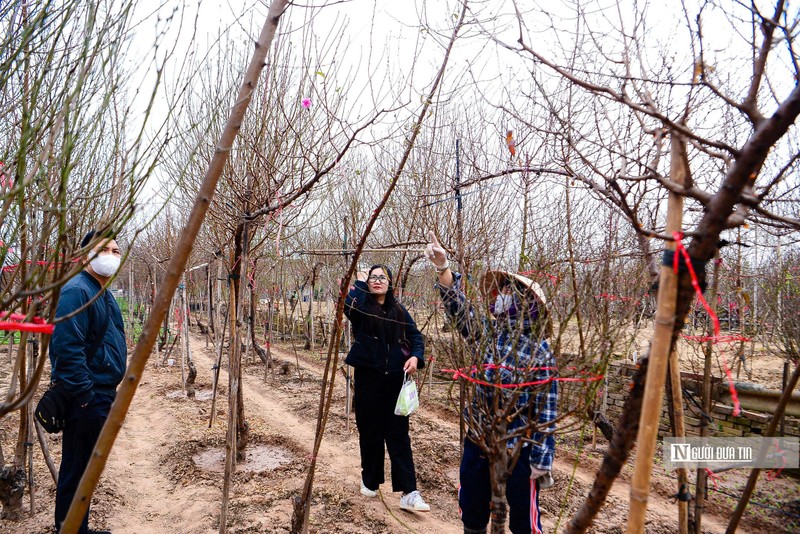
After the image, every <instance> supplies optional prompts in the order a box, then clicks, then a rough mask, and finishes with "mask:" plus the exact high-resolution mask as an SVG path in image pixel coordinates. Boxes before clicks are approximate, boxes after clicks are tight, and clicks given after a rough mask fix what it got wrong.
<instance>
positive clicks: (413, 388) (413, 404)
mask: <svg viewBox="0 0 800 534" xmlns="http://www.w3.org/2000/svg"><path fill="white" fill-rule="evenodd" d="M417 408H419V397H418V396H417V383H416V382H414V380H413V379H412V378H411V377H410V376H408V374H404V375H403V387H401V388H400V395H398V396H397V404H395V405H394V414H395V415H411V414H412V413H414V411H415V410H416V409H417Z"/></svg>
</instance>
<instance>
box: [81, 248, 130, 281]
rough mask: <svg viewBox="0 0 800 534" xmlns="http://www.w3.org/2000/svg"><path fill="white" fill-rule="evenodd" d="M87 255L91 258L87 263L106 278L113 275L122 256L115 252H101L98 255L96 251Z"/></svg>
mask: <svg viewBox="0 0 800 534" xmlns="http://www.w3.org/2000/svg"><path fill="white" fill-rule="evenodd" d="M89 257H90V258H91V260H90V261H89V265H91V266H92V270H93V271H94V272H96V273H97V274H99V275H100V276H105V277H106V278H108V277H111V276H114V274H115V273H116V272H117V269H119V264H120V263H121V262H122V258H120V257H119V256H117V255H116V254H101V255H99V256H98V255H97V253H96V252H91V253H90V254H89Z"/></svg>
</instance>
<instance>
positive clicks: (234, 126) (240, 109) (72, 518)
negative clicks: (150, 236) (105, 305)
mask: <svg viewBox="0 0 800 534" xmlns="http://www.w3.org/2000/svg"><path fill="white" fill-rule="evenodd" d="M287 4H288V0H273V1H272V3H271V4H270V6H269V12H268V14H267V19H266V21H265V22H264V26H263V28H262V29H261V34H260V35H259V38H258V42H257V43H256V46H255V51H254V52H253V57H252V59H251V60H250V64H249V66H248V67H247V72H246V74H245V77H244V82H243V83H242V86H241V87H240V89H239V94H238V96H237V98H236V103H235V104H234V106H233V109H232V110H231V114H230V117H229V118H228V121H227V122H226V123H225V128H224V129H223V131H222V135H221V136H220V140H219V142H218V143H217V146H216V150H215V151H214V156H213V157H212V158H211V162H210V163H209V167H208V170H207V171H206V174H205V176H204V178H203V182H202V184H201V186H200V189H199V191H198V194H197V197H196V198H195V201H194V205H193V207H192V211H191V213H190V214H189V219H188V221H187V222H186V226H185V227H184V229H183V232H182V234H181V236H180V239H178V246H177V247H176V249H175V251H174V253H173V255H172V257H171V258H170V261H169V264H168V266H167V273H166V276H165V277H164V281H163V283H162V284H161V291H160V292H159V294H158V297H157V298H156V301H155V303H154V305H153V310H152V312H151V315H150V317H148V319H147V322H146V323H145V325H144V328H143V329H142V335H141V337H140V338H139V342H138V343H137V344H136V348H135V349H134V351H133V355H132V356H131V361H130V365H129V367H128V371H127V373H126V375H125V379H124V380H123V382H122V385H121V387H120V389H119V392H118V393H117V399H116V401H115V402H114V404H113V405H112V406H111V412H110V413H109V415H108V419H107V420H106V423H105V425H104V426H103V430H102V432H101V433H100V437H99V439H98V440H97V445H96V446H95V449H94V451H93V452H92V459H91V460H90V461H89V465H88V466H87V467H86V471H85V472H84V473H83V477H82V478H81V482H80V484H79V486H78V490H77V491H76V492H75V498H74V499H73V500H72V504H71V505H70V509H69V512H68V513H67V517H66V519H65V520H64V523H63V525H62V527H61V532H62V534H74V533H75V532H77V531H78V529H79V528H80V524H81V521H82V520H83V517H84V516H85V515H86V511H87V510H88V508H89V501H90V500H91V498H92V494H93V493H94V490H95V488H96V487H97V482H98V481H99V480H100V475H101V474H102V473H103V469H104V468H105V464H106V461H107V459H108V454H109V453H110V452H111V448H112V447H113V445H114V441H115V440H116V438H117V435H118V434H119V431H120V429H121V428H122V423H123V421H124V420H125V415H126V414H127V412H128V407H129V406H130V404H131V401H132V400H133V395H134V394H135V393H136V387H137V386H138V385H139V381H140V380H141V378H142V372H143V371H144V368H145V365H146V364H147V360H148V357H149V355H150V351H152V350H153V345H154V343H155V340H156V337H157V336H158V327H159V325H160V324H161V321H163V320H164V317H165V316H166V314H167V309H168V308H169V304H170V301H171V300H172V296H173V295H174V294H175V289H176V288H177V287H178V281H179V280H180V276H181V274H182V273H183V270H184V269H185V268H186V262H187V261H188V258H189V254H190V253H191V252H192V248H193V247H194V242H195V239H196V238H197V235H198V233H199V230H200V226H201V225H202V223H203V220H204V219H205V216H206V212H207V211H208V206H209V205H210V204H211V199H212V198H213V196H214V190H215V189H216V186H217V182H218V181H219V177H220V175H221V174H222V170H223V168H224V166H225V163H226V162H227V160H228V155H229V154H230V151H231V148H232V146H233V141H234V139H235V138H236V135H237V133H238V132H239V128H240V127H241V124H242V120H243V119H244V115H245V111H247V107H248V105H249V104H250V99H251V98H252V95H253V91H254V90H255V88H256V85H257V83H258V78H259V76H260V74H261V71H262V70H263V68H264V66H265V65H266V57H267V53H268V52H269V49H270V46H271V44H272V39H273V37H274V36H275V32H276V30H277V28H278V23H279V22H280V18H281V15H282V14H283V13H284V11H285V10H286V8H287Z"/></svg>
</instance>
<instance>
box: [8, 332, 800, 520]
mask: <svg viewBox="0 0 800 534" xmlns="http://www.w3.org/2000/svg"><path fill="white" fill-rule="evenodd" d="M192 346H193V354H194V359H195V362H196V364H197V369H198V377H197V382H196V386H197V389H198V397H197V398H196V399H193V400H190V399H187V398H185V396H184V395H183V394H182V391H181V389H180V384H181V371H180V367H179V365H175V366H173V367H161V366H160V365H159V363H160V361H158V362H157V361H152V362H151V363H149V364H148V369H147V372H146V374H145V376H144V378H143V380H142V382H141V385H140V388H139V391H138V392H137V395H136V397H135V399H134V403H133V406H132V408H131V411H130V412H129V414H128V418H127V420H126V422H125V424H124V426H123V428H122V432H121V433H120V435H119V438H118V439H117V443H116V445H115V447H114V450H113V451H112V453H111V456H110V459H109V462H108V465H107V468H106V471H105V473H104V475H103V478H102V480H101V482H100V485H99V487H98V490H97V492H96V494H95V498H94V500H93V504H94V505H93V508H92V516H91V526H92V528H106V529H110V530H112V531H113V532H114V533H117V534H125V533H130V534H133V533H176V532H179V533H201V532H202V533H206V532H217V531H218V530H219V516H220V507H221V504H220V503H221V496H222V473H221V451H222V450H223V447H224V442H225V425H226V411H227V402H226V393H227V374H226V372H225V370H224V369H223V372H222V375H221V377H220V386H221V387H220V396H219V398H218V402H217V405H216V410H217V414H216V418H215V422H214V424H213V426H212V427H211V428H209V418H210V415H211V400H210V390H211V385H212V380H213V379H212V376H213V375H212V367H213V354H212V351H211V349H206V348H205V343H204V341H203V340H202V338H200V337H199V336H197V337H193V339H192ZM273 353H274V355H275V356H276V358H277V359H278V360H280V361H283V362H288V363H289V371H288V373H286V374H275V375H272V374H268V375H267V377H266V380H265V377H264V369H263V365H261V364H260V363H259V364H255V363H252V364H245V366H244V374H245V376H244V384H243V387H244V396H245V410H246V414H247V419H248V422H249V424H250V430H251V437H252V440H251V446H250V448H249V450H248V459H247V461H246V462H245V463H244V464H243V465H240V467H239V469H238V471H237V473H236V474H235V475H234V478H233V483H232V486H231V499H230V508H229V512H228V528H229V531H231V532H241V533H244V532H288V531H289V526H290V522H291V514H292V502H293V498H294V497H295V496H296V495H299V493H300V489H301V488H302V485H303V482H304V480H305V476H306V472H307V468H308V465H309V461H310V458H311V448H312V443H313V435H314V428H315V425H316V412H317V405H318V402H319V390H320V385H321V376H322V370H323V365H322V361H321V357H320V356H319V354H318V353H310V352H305V353H301V354H299V355H298V357H297V358H296V357H295V355H294V353H293V352H292V350H291V347H283V348H280V347H279V348H274V349H273ZM6 362H7V357H4V358H3V362H2V364H3V365H4V366H6V367H7V364H6ZM298 363H299V367H298ZM3 371H4V372H5V371H7V369H4V370H3ZM337 373H339V374H338V376H337V386H336V398H335V400H334V405H333V407H332V410H331V414H330V418H329V422H328V425H327V430H326V434H325V439H324V441H323V444H322V449H321V451H320V454H319V458H318V465H317V469H316V477H315V481H314V488H315V491H314V498H313V503H312V509H311V525H310V531H311V532H320V533H321V532H345V533H407V532H415V533H420V534H423V533H434V532H435V533H445V534H446V533H460V532H462V529H461V525H460V521H459V517H458V506H457V501H456V494H457V487H458V458H459V446H458V433H459V432H458V418H457V416H456V413H455V411H454V410H453V409H452V407H450V406H449V404H448V402H447V386H446V385H444V384H439V385H435V386H433V388H432V389H431V390H428V389H427V388H426V389H425V390H423V391H422V395H421V397H422V403H423V407H422V409H421V411H420V412H419V413H418V414H415V415H414V416H412V420H411V434H412V444H413V447H414V454H415V463H416V466H417V476H418V481H419V487H420V489H421V491H422V492H423V495H424V496H425V498H426V500H428V502H429V503H430V504H431V507H432V511H431V512H430V513H426V514H422V513H419V514H415V513H409V512H405V511H402V510H400V509H399V494H395V493H392V492H391V485H390V484H388V483H387V484H384V486H383V487H382V488H381V492H380V494H379V497H378V498H375V499H368V498H366V497H363V496H362V495H361V494H360V493H359V491H358V488H359V479H360V468H359V456H358V437H357V433H356V431H355V425H354V422H352V421H351V422H350V425H349V427H348V426H347V425H346V419H345V416H344V397H345V393H344V391H345V390H344V380H343V379H342V378H343V375H342V374H341V373H340V372H339V371H337ZM3 376H7V374H6V375H3ZM301 377H302V378H301ZM0 378H2V377H1V376H0ZM5 380H7V379H5ZM0 426H2V428H4V429H5V433H3V434H0V436H1V437H2V444H3V450H4V451H5V452H6V457H7V458H8V457H9V456H10V453H11V452H12V451H13V449H12V439H13V436H14V435H15V432H14V428H15V426H16V419H15V417H14V416H13V415H11V416H8V417H6V418H5V419H4V420H3V421H2V422H0ZM48 440H49V445H50V448H51V451H52V452H53V456H54V457H55V459H56V461H58V457H59V455H60V436H59V435H56V436H49V438H48ZM586 441H587V443H584V440H583V439H582V438H581V437H580V435H579V434H578V433H573V434H569V435H565V436H560V437H559V440H558V458H557V463H556V467H555V475H556V479H557V481H558V482H557V485H556V486H555V488H554V489H551V490H546V491H544V492H543V494H542V504H541V507H542V510H543V518H544V525H545V529H546V532H554V531H556V530H561V528H562V527H558V528H556V524H557V522H558V521H559V517H560V521H561V522H560V523H559V524H560V525H563V524H564V522H565V521H566V520H567V519H568V518H569V517H570V516H571V515H572V513H573V512H574V510H575V509H577V507H578V506H579V505H580V503H581V502H582V501H583V498H584V496H585V494H586V493H587V491H588V488H589V487H590V485H591V482H592V480H593V478H594V472H595V471H596V469H597V466H598V465H599V463H600V461H601V460H602V452H603V449H604V447H605V444H604V442H602V438H600V440H599V441H598V447H597V450H592V447H591V445H590V444H589V443H588V441H589V439H588V438H587V439H586ZM36 451H37V452H36V454H35V456H34V462H35V468H36V491H35V497H36V501H35V513H34V514H33V515H30V514H28V513H27V508H28V503H29V501H28V497H27V495H26V497H25V501H24V503H25V507H26V513H25V514H24V516H23V518H22V520H21V521H19V522H10V521H3V520H0V532H19V533H44V532H49V531H50V528H51V527H50V525H51V524H52V519H51V518H52V512H53V496H54V484H53V480H52V478H51V477H50V475H49V472H48V471H47V470H46V468H45V466H44V463H43V461H42V459H41V452H40V451H39V450H38V447H37V449H36ZM657 463H658V462H657ZM631 471H632V462H629V465H627V466H626V467H625V468H624V470H623V476H622V477H621V479H620V480H618V481H617V483H616V484H615V486H614V487H613V489H612V492H611V494H610V496H609V499H608V501H607V503H606V505H605V506H604V508H603V510H602V511H601V513H600V515H599V516H598V518H597V520H596V522H595V525H594V526H593V527H592V529H591V532H598V533H617V532H622V531H623V530H624V523H625V517H626V516H627V508H628V494H629V486H628V483H627V480H628V478H629V476H630V473H631ZM388 474H389V470H388V460H387V478H388ZM745 476H746V474H745V473H737V472H728V473H725V474H723V475H722V476H721V477H720V481H719V486H718V489H719V491H712V492H711V496H710V503H709V508H708V510H707V513H706V515H705V516H704V522H703V524H704V526H705V529H704V530H705V531H706V532H713V533H716V532H724V530H725V525H726V524H727V518H728V516H729V515H730V511H731V510H732V507H733V505H734V504H735V499H734V498H733V497H728V496H726V495H725V493H730V494H732V495H738V493H739V492H740V491H741V488H742V487H743V485H744V480H745ZM653 491H654V493H653V494H652V495H651V498H650V506H649V510H648V516H647V517H648V523H647V532H648V533H650V532H652V533H667V532H676V531H677V523H676V521H677V520H676V517H677V512H676V506H675V505H674V504H673V501H672V500H671V499H670V498H669V495H670V494H671V493H675V489H674V482H673V477H672V476H671V474H667V473H665V472H664V471H663V470H662V469H660V468H657V469H656V471H655V472H654V477H653ZM723 492H724V493H723ZM754 500H755V501H757V502H759V503H762V504H765V505H767V506H771V507H772V508H782V509H783V510H784V511H785V512H787V513H790V514H793V517H800V506H796V505H797V504H798V503H800V485H798V482H797V481H796V480H793V479H787V478H786V477H780V478H778V479H776V480H775V481H766V480H763V479H762V481H761V482H760V484H759V488H758V490H757V492H756V495H755V497H754ZM792 521H794V522H792ZM739 531H740V532H769V533H773V534H774V533H776V532H792V531H795V532H800V519H792V517H790V516H787V515H785V514H781V513H780V512H776V511H774V510H771V509H770V508H764V507H758V506H751V507H749V509H748V512H747V514H746V516H745V522H744V523H743V526H742V527H741V528H740V530H739Z"/></svg>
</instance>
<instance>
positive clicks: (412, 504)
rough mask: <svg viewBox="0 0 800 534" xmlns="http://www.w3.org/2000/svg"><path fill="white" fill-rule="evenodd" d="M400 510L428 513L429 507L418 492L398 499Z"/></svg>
mask: <svg viewBox="0 0 800 534" xmlns="http://www.w3.org/2000/svg"><path fill="white" fill-rule="evenodd" d="M400 508H402V509H403V510H410V511H412V512H430V511H431V507H430V506H429V505H428V503H426V502H425V499H423V498H422V495H420V493H419V492H418V491H412V492H411V493H406V494H405V495H403V496H402V497H400Z"/></svg>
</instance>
